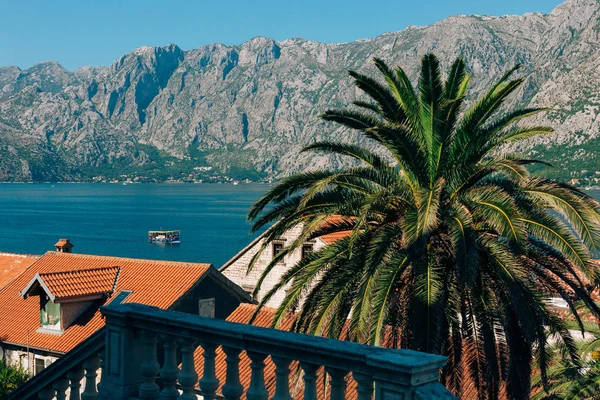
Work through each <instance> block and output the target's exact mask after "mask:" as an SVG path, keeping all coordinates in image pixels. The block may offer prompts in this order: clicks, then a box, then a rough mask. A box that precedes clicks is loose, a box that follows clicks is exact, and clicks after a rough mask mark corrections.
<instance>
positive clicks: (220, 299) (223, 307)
mask: <svg viewBox="0 0 600 400" xmlns="http://www.w3.org/2000/svg"><path fill="white" fill-rule="evenodd" d="M215 272H216V271H215ZM217 273H218V272H217ZM203 299H215V318H217V319H225V318H227V317H228V316H229V314H231V313H232V312H233V310H235V309H236V308H237V307H238V306H239V305H240V303H241V302H242V301H241V299H240V298H239V296H236V295H235V294H234V293H232V292H231V290H229V289H228V288H226V287H225V286H224V285H223V284H222V283H221V282H219V281H217V279H215V278H213V277H212V276H207V277H206V278H204V279H203V280H202V281H200V282H199V283H198V284H196V286H194V287H193V288H192V289H191V290H188V291H187V292H186V293H185V294H184V295H183V296H181V298H180V299H179V300H178V301H177V302H176V303H175V304H174V305H173V306H172V307H171V308H170V309H171V310H174V311H180V312H184V313H188V314H194V315H198V313H199V311H200V309H199V300H203Z"/></svg>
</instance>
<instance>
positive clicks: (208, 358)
mask: <svg viewBox="0 0 600 400" xmlns="http://www.w3.org/2000/svg"><path fill="white" fill-rule="evenodd" d="M202 348H203V349H204V354H203V355H204V374H203V375H202V379H200V389H201V390H202V397H203V398H204V400H215V396H216V393H217V389H218V388H219V380H218V379H217V374H216V371H215V358H216V356H217V353H216V351H215V350H216V349H217V345H215V344H213V343H205V342H203V343H202Z"/></svg>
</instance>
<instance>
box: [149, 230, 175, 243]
mask: <svg viewBox="0 0 600 400" xmlns="http://www.w3.org/2000/svg"><path fill="white" fill-rule="evenodd" d="M148 242H150V243H165V244H178V243H181V240H180V235H179V230H174V231H148Z"/></svg>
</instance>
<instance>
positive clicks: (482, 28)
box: [0, 0, 600, 181]
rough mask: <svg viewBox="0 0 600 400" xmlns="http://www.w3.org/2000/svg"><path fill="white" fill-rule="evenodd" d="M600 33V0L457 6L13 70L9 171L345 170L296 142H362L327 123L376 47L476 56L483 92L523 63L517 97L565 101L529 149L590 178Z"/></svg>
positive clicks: (596, 143) (47, 175)
mask: <svg viewBox="0 0 600 400" xmlns="http://www.w3.org/2000/svg"><path fill="white" fill-rule="evenodd" d="M599 31H600V0H567V1H566V2H565V3H563V4H562V5H560V6H558V7H557V8H556V9H555V10H554V11H552V12H551V13H550V14H548V15H542V14H539V13H533V14H526V15H523V16H503V17H488V16H480V15H471V16H453V17H450V18H447V19H445V20H442V21H440V22H438V23H435V24H433V25H431V26H426V27H409V28H407V29H405V30H403V31H401V32H392V33H386V34H383V35H381V36H379V37H377V38H374V39H366V40H359V41H355V42H351V43H341V44H323V43H318V42H311V41H307V40H303V39H290V40H285V41H283V42H276V41H274V40H272V39H268V38H263V37H257V38H254V39H252V40H249V41H248V42H246V43H244V44H242V45H240V46H225V45H221V44H212V45H208V46H204V47H201V48H199V49H194V50H190V51H183V50H181V49H180V48H179V47H177V46H176V45H169V46H166V47H141V48H139V49H136V50H135V51H133V52H132V53H130V54H127V55H124V56H122V57H121V58H119V59H118V60H116V61H115V62H114V63H113V64H112V65H111V66H110V67H83V68H79V69H77V70H76V71H73V72H70V71H67V70H66V69H64V68H63V67H62V66H60V65H59V64H58V63H56V62H45V63H41V64H38V65H35V66H34V67H32V68H30V69H27V70H21V69H19V68H18V67H4V68H0V180H4V181H10V180H18V181H23V180H24V181H30V180H34V181H35V180H42V181H43V180H85V179H89V178H90V177H91V176H94V175H97V174H108V175H111V174H112V175H116V174H119V173H121V172H123V173H130V172H134V173H139V174H145V175H150V176H151V175H159V176H161V175H160V174H161V173H163V175H164V173H165V171H168V174H172V175H176V174H183V175H187V174H188V172H190V171H191V170H192V169H193V168H194V166H198V165H210V166H213V167H214V170H215V171H223V172H222V173H224V174H228V173H230V174H231V173H234V172H235V173H237V174H243V173H244V172H243V171H259V172H262V173H264V174H268V175H271V176H282V175H285V174H289V173H291V172H294V171H298V170H303V169H306V168H310V167H313V166H315V165H325V164H327V165H333V166H335V165H337V162H338V160H332V159H327V158H325V157H323V156H320V155H315V156H313V155H307V154H302V155H300V156H299V155H298V150H299V149H300V148H301V147H302V146H303V145H304V144H306V143H310V142H313V141H315V140H319V139H323V138H325V137H329V138H342V139H345V140H352V138H353V136H352V135H353V134H352V133H351V132H347V131H344V130H342V129H338V128H337V127H335V126H333V125H328V124H324V123H323V122H321V121H319V120H318V119H317V115H318V114H319V113H321V112H323V111H324V110H326V109H328V108H331V107H336V106H344V105H346V104H348V103H349V102H351V101H352V100H354V99H355V98H356V97H357V96H360V94H359V93H358V92H357V91H356V90H355V89H354V88H353V86H352V84H351V83H352V82H351V80H350V79H349V78H348V76H347V74H346V70H348V69H354V70H359V71H369V70H371V69H372V67H371V66H370V65H369V60H370V59H371V58H372V57H374V56H377V57H381V58H383V59H385V60H387V61H389V62H391V63H393V64H401V65H402V66H403V67H405V68H407V69H408V70H409V71H411V74H412V77H413V78H416V71H417V68H418V63H419V59H420V57H421V56H423V55H424V54H426V53H428V52H431V51H433V52H435V53H436V54H437V55H438V56H439V57H440V59H441V61H442V63H443V64H445V65H449V64H450V63H451V61H452V60H453V59H454V58H455V57H457V56H463V57H465V59H466V60H467V61H468V64H469V67H470V68H471V70H472V72H473V73H474V80H473V87H474V90H475V93H479V92H480V91H481V90H482V89H483V88H485V86H486V85H488V84H489V83H490V81H492V80H493V79H495V78H497V77H498V76H499V75H500V74H501V73H502V72H503V71H505V70H506V69H508V68H510V67H512V66H513V65H514V64H516V63H520V64H523V66H524V68H523V70H522V73H524V74H526V75H527V76H528V78H527V82H526V84H525V85H524V86H523V90H522V91H521V92H520V93H519V94H518V96H515V98H514V99H513V101H514V102H521V103H525V104H535V105H540V106H548V107H552V108H554V111H552V112H551V113H549V114H547V115H545V116H543V117H540V120H541V121H540V122H545V123H549V124H551V125H552V126H554V127H555V128H556V129H557V131H558V133H557V134H556V135H554V136H551V137H547V138H544V139H543V140H541V139H540V140H533V141H531V142H530V143H529V144H528V145H527V146H526V147H525V148H523V149H519V150H524V151H527V152H533V153H536V154H537V156H538V157H542V158H546V159H548V160H549V161H553V162H557V164H559V166H558V167H557V168H556V171H555V172H554V173H555V174H558V175H561V176H563V177H565V176H578V175H580V174H586V172H581V171H582V170H584V171H586V170H587V171H593V168H594V165H595V164H596V162H597V161H598V158H599V157H600V155H599V154H600V153H599V152H598V151H596V150H600V140H599V139H598V138H599V136H600V127H599V124H600V118H599V115H600V94H599V93H598V88H599V87H600V40H599V38H598V35H599ZM565 160H566V161H565ZM240 171H242V172H240ZM587 173H588V174H589V173H590V172H587ZM176 177H177V176H176Z"/></svg>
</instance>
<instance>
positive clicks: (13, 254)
mask: <svg viewBox="0 0 600 400" xmlns="http://www.w3.org/2000/svg"><path fill="white" fill-rule="evenodd" d="M6 256H11V257H23V258H25V257H41V256H42V255H41V254H26V253H7V252H4V251H2V252H0V257H6Z"/></svg>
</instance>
